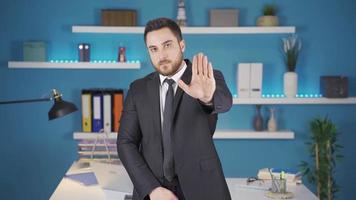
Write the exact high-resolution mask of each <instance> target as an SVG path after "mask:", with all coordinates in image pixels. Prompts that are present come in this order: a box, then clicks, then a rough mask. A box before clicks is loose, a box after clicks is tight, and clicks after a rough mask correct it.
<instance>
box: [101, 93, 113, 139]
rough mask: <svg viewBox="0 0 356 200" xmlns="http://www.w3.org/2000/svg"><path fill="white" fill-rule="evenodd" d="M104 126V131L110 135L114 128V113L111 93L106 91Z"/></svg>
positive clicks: (104, 97)
mask: <svg viewBox="0 0 356 200" xmlns="http://www.w3.org/2000/svg"><path fill="white" fill-rule="evenodd" d="M103 100H104V102H103V103H104V104H103V117H104V119H103V120H104V121H103V125H104V131H105V132H106V133H110V132H111V131H112V126H111V121H112V119H111V116H112V111H111V107H112V106H111V94H110V91H105V92H104V94H103Z"/></svg>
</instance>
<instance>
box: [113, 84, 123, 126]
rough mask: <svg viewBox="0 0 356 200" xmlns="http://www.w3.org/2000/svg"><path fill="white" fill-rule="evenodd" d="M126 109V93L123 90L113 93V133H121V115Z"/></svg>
mask: <svg viewBox="0 0 356 200" xmlns="http://www.w3.org/2000/svg"><path fill="white" fill-rule="evenodd" d="M123 107H124V92H123V90H114V91H113V109H112V112H113V129H112V131H113V132H116V133H117V132H119V128H120V119H121V113H122V110H123Z"/></svg>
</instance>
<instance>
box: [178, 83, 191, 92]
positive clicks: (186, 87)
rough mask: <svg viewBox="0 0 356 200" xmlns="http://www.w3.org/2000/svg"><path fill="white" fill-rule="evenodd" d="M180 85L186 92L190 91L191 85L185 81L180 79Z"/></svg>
mask: <svg viewBox="0 0 356 200" xmlns="http://www.w3.org/2000/svg"><path fill="white" fill-rule="evenodd" d="M178 86H179V87H180V88H181V89H182V90H183V91H184V92H186V93H188V91H189V86H188V85H187V84H185V83H184V81H182V80H179V81H178Z"/></svg>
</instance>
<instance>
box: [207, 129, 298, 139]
mask: <svg viewBox="0 0 356 200" xmlns="http://www.w3.org/2000/svg"><path fill="white" fill-rule="evenodd" d="M213 138H214V139H294V132H292V131H278V132H268V131H252V130H217V131H215V134H214V137H213Z"/></svg>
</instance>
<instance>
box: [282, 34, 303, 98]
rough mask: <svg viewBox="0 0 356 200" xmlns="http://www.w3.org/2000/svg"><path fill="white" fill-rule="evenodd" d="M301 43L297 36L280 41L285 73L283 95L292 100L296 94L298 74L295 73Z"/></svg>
mask: <svg viewBox="0 0 356 200" xmlns="http://www.w3.org/2000/svg"><path fill="white" fill-rule="evenodd" d="M301 49H302V42H301V40H300V39H299V38H298V36H297V35H295V34H294V35H290V36H288V37H287V38H283V39H282V50H283V56H284V61H285V64H286V66H287V72H286V73H284V77H283V84H284V87H283V88H284V95H285V96H286V97H288V98H294V97H295V96H296V95H297V92H298V74H297V73H296V72H295V68H296V66H297V61H298V57H299V53H300V50H301Z"/></svg>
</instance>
